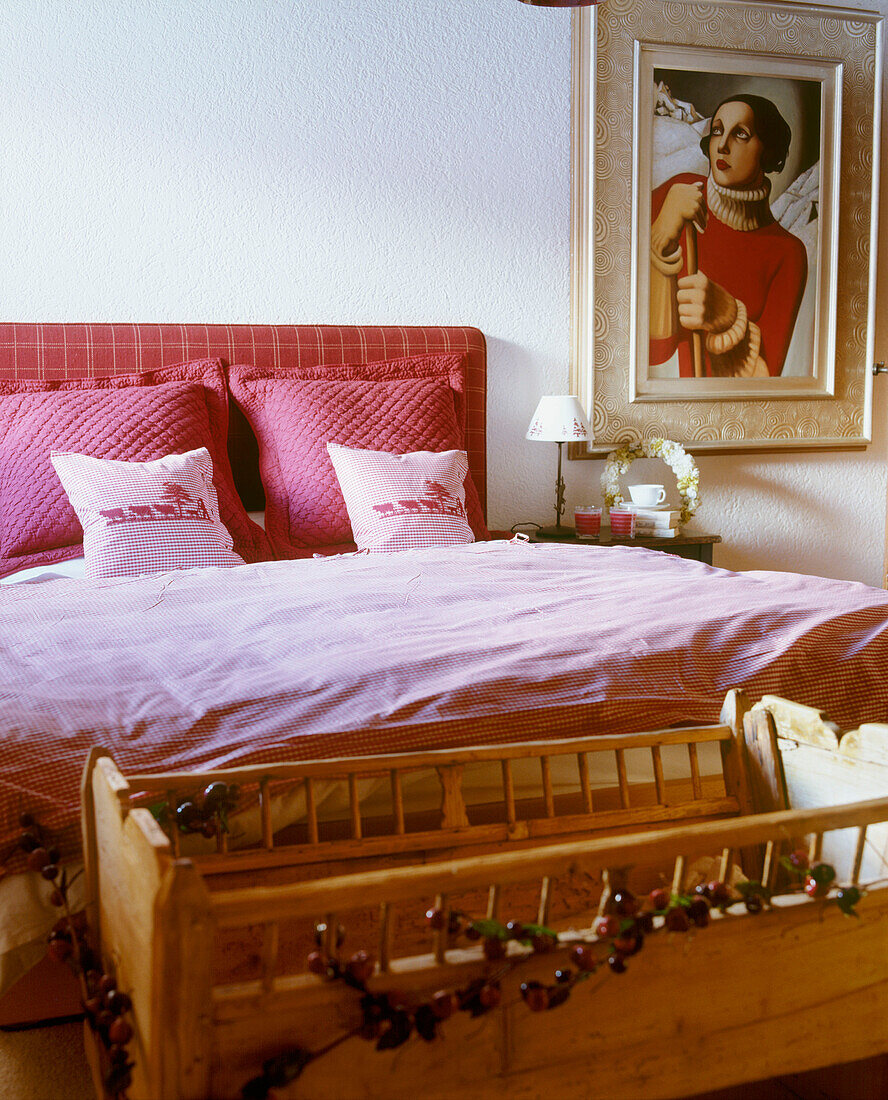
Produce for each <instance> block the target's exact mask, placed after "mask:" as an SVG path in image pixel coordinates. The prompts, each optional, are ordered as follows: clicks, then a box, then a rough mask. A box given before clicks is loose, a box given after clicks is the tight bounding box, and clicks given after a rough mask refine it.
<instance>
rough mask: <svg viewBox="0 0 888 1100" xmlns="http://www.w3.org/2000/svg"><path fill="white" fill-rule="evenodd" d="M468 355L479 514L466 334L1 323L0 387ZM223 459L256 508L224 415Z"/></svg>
mask: <svg viewBox="0 0 888 1100" xmlns="http://www.w3.org/2000/svg"><path fill="white" fill-rule="evenodd" d="M430 352H431V353H435V352H441V353H445V352H450V353H454V354H462V355H465V356H466V362H467V387H466V406H467V423H466V450H467V452H468V457H469V469H470V470H471V472H472V477H473V479H474V481H475V485H476V487H477V489H478V496H479V498H480V500H481V507H482V509H483V510H484V513H485V515H486V513H487V444H486V406H487V347H486V343H485V340H484V334H483V333H482V332H481V331H480V330H479V329H477V328H471V327H469V326H439V325H406V326H395V325H386V326H379V325H190V324H189V325H172V324H74V323H66V324H41V323H34V324H15V323H0V378H3V379H22V380H24V379H64V378H102V377H107V376H108V375H114V374H132V373H136V372H138V371H144V370H154V369H156V368H158V367H163V366H172V365H174V364H176V363H183V362H187V361H188V360H191V359H204V358H212V359H221V360H223V362H224V363H225V365H226V366H228V365H230V364H232V363H242V364H247V365H262V366H271V367H275V368H277V367H294V366H311V367H315V366H322V365H325V364H328V365H336V364H340V363H372V362H378V361H381V360H386V359H398V358H402V357H403V356H407V355H422V354H427V353H430ZM229 453H230V455H231V465H232V469H233V471H234V476H235V483H236V485H237V488H238V492H239V493H240V495H241V497H242V499H243V501H244V504H245V505H246V507H247V508H248V509H256V508H261V507H262V506H263V504H264V496H263V493H262V485H261V482H260V480H259V467H258V454H257V446H256V440H255V438H254V437H253V434H252V432H251V431H250V428H249V426H248V425H247V423H246V421H245V419H244V418H243V416H242V415H241V414H240V412H239V410H238V409H237V408H236V407H234V406H233V407H232V417H231V429H230V432H229Z"/></svg>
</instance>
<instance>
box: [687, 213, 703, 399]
mask: <svg viewBox="0 0 888 1100" xmlns="http://www.w3.org/2000/svg"><path fill="white" fill-rule="evenodd" d="M686 239H687V250H688V255H687V261H688V263H687V268H688V275H696V274H697V227H696V226H695V225H694V224H693V222H690V223H689V224H688V228H687V234H686ZM691 354H692V357H693V360H694V377H695V378H702V377H703V335H702V333H701V332H700V330H699V329H695V330H694V331H693V332H692V333H691Z"/></svg>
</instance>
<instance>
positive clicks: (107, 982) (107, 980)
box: [99, 974, 117, 993]
mask: <svg viewBox="0 0 888 1100" xmlns="http://www.w3.org/2000/svg"><path fill="white" fill-rule="evenodd" d="M116 988H117V979H116V978H112V977H111V975H110V974H103V975H102V976H101V978H99V992H100V993H110V992H111V990H112V989H116Z"/></svg>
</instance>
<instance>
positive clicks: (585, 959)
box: [570, 943, 598, 974]
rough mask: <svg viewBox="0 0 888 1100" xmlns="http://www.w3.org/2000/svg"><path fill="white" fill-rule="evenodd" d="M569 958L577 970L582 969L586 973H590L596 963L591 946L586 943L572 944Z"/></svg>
mask: <svg viewBox="0 0 888 1100" xmlns="http://www.w3.org/2000/svg"><path fill="white" fill-rule="evenodd" d="M570 958H571V962H573V964H574V966H575V967H576V968H577V970H582V971H583V972H584V973H586V974H591V973H592V971H593V970H594V969H595V968H596V966H597V965H598V963H597V962H596V961H595V956H594V955H593V954H592V948H591V947H590V946H589V944H587V943H577V944H574V946H573V948H572V949H571V953H570Z"/></svg>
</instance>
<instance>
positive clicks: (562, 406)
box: [527, 395, 589, 443]
mask: <svg viewBox="0 0 888 1100" xmlns="http://www.w3.org/2000/svg"><path fill="white" fill-rule="evenodd" d="M588 438H589V425H588V424H587V422H586V414H585V413H584V412H583V407H582V405H581V404H580V403H579V401H578V400H577V398H576V397H565V396H561V395H559V396H557V397H541V398H540V403H539V405H537V407H536V412H535V413H534V414H533V419H532V420H531V422H530V427H529V428H528V429H527V439H536V440H538V441H540V442H542V443H568V442H574V441H579V440H581V439H588Z"/></svg>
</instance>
